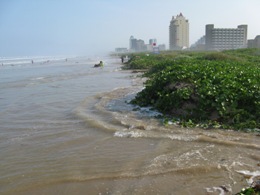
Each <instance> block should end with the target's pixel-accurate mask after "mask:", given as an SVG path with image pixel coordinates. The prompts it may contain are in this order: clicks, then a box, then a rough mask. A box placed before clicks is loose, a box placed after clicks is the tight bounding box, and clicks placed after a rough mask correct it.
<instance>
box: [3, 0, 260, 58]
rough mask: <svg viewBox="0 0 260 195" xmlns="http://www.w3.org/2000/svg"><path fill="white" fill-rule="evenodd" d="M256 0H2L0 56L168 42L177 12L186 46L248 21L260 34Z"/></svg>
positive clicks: (89, 51) (252, 32)
mask: <svg viewBox="0 0 260 195" xmlns="http://www.w3.org/2000/svg"><path fill="white" fill-rule="evenodd" d="M259 8H260V0H214V1H213V0H178V1H177V0H0V57H4V56H34V55H93V54H94V55H95V54H99V53H104V52H109V51H114V49H115V48H116V47H127V48H128V47H129V38H130V36H131V35H133V36H134V37H135V38H138V39H143V40H144V41H145V42H146V43H148V40H149V39H150V38H156V39H157V42H158V44H166V46H167V48H168V46H169V24H170V20H171V18H172V16H176V15H177V14H179V13H180V12H182V14H183V15H184V16H185V17H186V19H188V20H189V23H190V44H192V43H194V42H195V41H197V40H198V39H199V38H200V37H201V36H203V35H204V34H205V25H206V24H215V27H216V28H236V27H237V26H238V25H240V24H247V25H248V39H253V38H255V36H256V35H260V23H259V21H260V11H259Z"/></svg>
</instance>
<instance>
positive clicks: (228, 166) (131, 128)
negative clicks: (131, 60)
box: [0, 57, 260, 195]
mask: <svg viewBox="0 0 260 195" xmlns="http://www.w3.org/2000/svg"><path fill="white" fill-rule="evenodd" d="M31 60H32V58H30V57H26V58H0V157H1V159H0V194H37V195H38V194H234V193H235V192H238V191H240V190H241V189H242V188H243V187H246V186H248V185H249V184H250V182H252V181H253V180H254V179H256V178H257V177H260V137H259V136H258V135H257V134H253V133H251V134H249V133H247V134H246V133H242V132H234V131H223V130H212V129H211V130H209V129H208V130H204V129H195V128H194V129H187V128H181V127H179V126H176V125H174V124H171V125H168V126H164V125H162V121H160V119H156V117H155V116H157V115H160V113H158V112H156V111H151V110H150V109H149V108H141V109H136V107H135V106H133V105H130V104H129V103H128V102H129V101H130V100H131V99H132V98H133V97H134V95H135V94H136V93H137V92H138V91H140V90H141V89H142V88H143V86H142V83H143V82H144V81H145V79H144V78H141V77H140V76H139V74H136V73H131V71H123V70H121V64H120V59H119V58H118V59H117V58H111V57H102V58H101V57H92V58H88V57H70V58H65V57H35V58H33V63H32V61H31ZM99 60H103V61H104V62H105V66H104V67H103V68H93V65H94V64H95V63H97V62H98V61H99ZM2 63H3V66H1V65H2ZM147 98H149V97H147Z"/></svg>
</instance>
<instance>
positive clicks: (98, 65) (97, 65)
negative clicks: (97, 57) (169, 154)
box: [94, 61, 104, 68]
mask: <svg viewBox="0 0 260 195" xmlns="http://www.w3.org/2000/svg"><path fill="white" fill-rule="evenodd" d="M103 66H104V63H103V61H100V62H99V64H95V65H94V68H97V67H103Z"/></svg>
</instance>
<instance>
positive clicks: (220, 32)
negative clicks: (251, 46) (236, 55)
mask: <svg viewBox="0 0 260 195" xmlns="http://www.w3.org/2000/svg"><path fill="white" fill-rule="evenodd" d="M205 30H206V35H205V48H206V50H226V49H239V48H246V47H247V25H239V26H238V27H237V28H214V24H207V25H206V29H205Z"/></svg>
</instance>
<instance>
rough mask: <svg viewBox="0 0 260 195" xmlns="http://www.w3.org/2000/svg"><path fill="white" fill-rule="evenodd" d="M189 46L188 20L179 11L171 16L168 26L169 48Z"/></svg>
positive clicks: (177, 48)
mask: <svg viewBox="0 0 260 195" xmlns="http://www.w3.org/2000/svg"><path fill="white" fill-rule="evenodd" d="M188 47H189V21H188V20H186V18H185V17H184V16H183V15H182V13H180V14H179V15H177V16H176V17H174V16H173V17H172V20H171V22H170V26H169V49H170V50H179V49H184V48H188Z"/></svg>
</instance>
